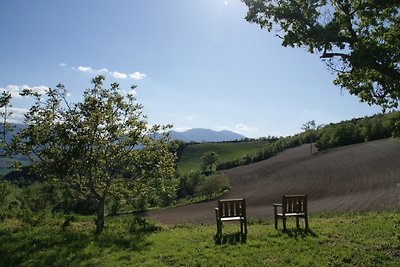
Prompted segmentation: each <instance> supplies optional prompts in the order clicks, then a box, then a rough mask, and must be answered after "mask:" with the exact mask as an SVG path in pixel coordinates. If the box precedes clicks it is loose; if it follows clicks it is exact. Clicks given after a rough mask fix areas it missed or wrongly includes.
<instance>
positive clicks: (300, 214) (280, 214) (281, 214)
mask: <svg viewBox="0 0 400 267" xmlns="http://www.w3.org/2000/svg"><path fill="white" fill-rule="evenodd" d="M276 215H277V216H279V217H283V213H277V214H276ZM285 216H298V217H300V216H305V214H304V213H303V212H300V213H295V212H293V213H285Z"/></svg>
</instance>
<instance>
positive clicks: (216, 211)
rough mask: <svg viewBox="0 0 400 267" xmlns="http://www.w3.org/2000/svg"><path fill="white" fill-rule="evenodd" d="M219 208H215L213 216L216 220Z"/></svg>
mask: <svg viewBox="0 0 400 267" xmlns="http://www.w3.org/2000/svg"><path fill="white" fill-rule="evenodd" d="M218 213H219V209H218V208H215V218H217V220H218V219H219V216H218V215H219V214H218Z"/></svg>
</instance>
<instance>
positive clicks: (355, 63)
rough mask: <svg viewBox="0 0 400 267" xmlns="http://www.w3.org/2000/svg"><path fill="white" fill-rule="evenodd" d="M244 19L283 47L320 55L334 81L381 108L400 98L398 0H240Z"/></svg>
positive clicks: (397, 101)
mask: <svg viewBox="0 0 400 267" xmlns="http://www.w3.org/2000/svg"><path fill="white" fill-rule="evenodd" d="M242 1H243V2H244V3H245V4H246V5H247V6H248V8H249V10H248V13H247V16H246V20H247V21H249V22H253V23H256V24H259V25H260V26H261V27H262V28H266V29H267V30H268V31H272V30H274V31H277V35H278V36H279V37H280V38H281V39H282V45H283V46H285V47H287V46H291V47H296V46H297V47H306V48H307V49H308V51H309V52H310V53H319V54H320V57H321V59H323V60H324V61H325V62H326V64H327V66H328V67H329V68H330V69H331V70H333V71H334V72H335V73H337V76H336V78H335V80H334V84H336V85H339V86H341V87H342V88H346V89H348V90H349V92H350V93H351V94H354V95H357V96H358V97H359V98H360V100H361V101H363V102H367V103H368V104H370V105H371V104H378V105H380V106H381V107H382V108H383V109H386V108H393V107H397V106H398V104H399V100H400V46H399V43H400V16H399V11H400V2H399V1H398V0H242Z"/></svg>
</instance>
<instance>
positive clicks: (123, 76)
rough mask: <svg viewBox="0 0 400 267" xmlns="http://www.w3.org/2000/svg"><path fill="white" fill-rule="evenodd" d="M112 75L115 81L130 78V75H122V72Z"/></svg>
mask: <svg viewBox="0 0 400 267" xmlns="http://www.w3.org/2000/svg"><path fill="white" fill-rule="evenodd" d="M111 75H112V76H113V77H114V78H115V79H126V78H128V75H126V73H122V72H118V71H114V72H111Z"/></svg>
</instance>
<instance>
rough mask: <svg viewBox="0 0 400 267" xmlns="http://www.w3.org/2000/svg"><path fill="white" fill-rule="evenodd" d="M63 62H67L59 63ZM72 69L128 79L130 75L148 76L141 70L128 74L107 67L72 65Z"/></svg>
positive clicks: (141, 77)
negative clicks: (96, 67)
mask: <svg viewBox="0 0 400 267" xmlns="http://www.w3.org/2000/svg"><path fill="white" fill-rule="evenodd" d="M62 64H65V63H60V64H59V65H60V66H61V65H62ZM65 65H66V64H65ZM65 65H63V66H65ZM72 69H73V70H75V71H80V72H84V73H90V74H109V75H111V76H112V77H114V78H115V79H126V78H128V76H129V77H130V78H131V79H133V80H142V79H144V78H146V77H147V75H146V74H144V73H141V72H139V71H136V72H134V73H131V74H126V73H124V72H119V71H109V70H108V69H106V68H101V69H94V68H92V67H85V66H78V67H72Z"/></svg>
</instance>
